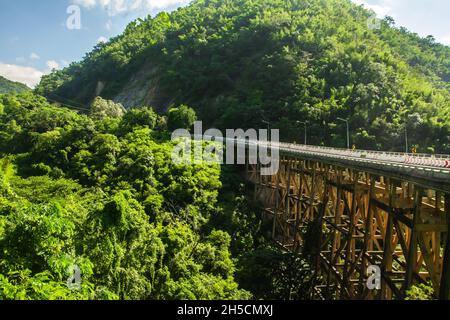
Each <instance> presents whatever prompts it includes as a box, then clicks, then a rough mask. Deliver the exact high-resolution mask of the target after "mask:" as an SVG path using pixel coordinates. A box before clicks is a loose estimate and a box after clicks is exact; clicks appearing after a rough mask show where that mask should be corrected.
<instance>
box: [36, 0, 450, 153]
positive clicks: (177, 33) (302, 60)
mask: <svg viewBox="0 0 450 320" xmlns="http://www.w3.org/2000/svg"><path fill="white" fill-rule="evenodd" d="M373 15H374V13H373V12H370V11H368V10H366V9H364V8H363V7H361V6H357V5H355V4H353V3H352V2H351V1H350V0H271V1H268V0H196V1H193V2H192V4H191V5H189V6H187V7H185V8H181V9H178V10H177V11H175V12H172V13H170V14H168V13H164V12H163V13H160V14H159V15H157V16H156V17H154V18H152V17H148V18H146V19H138V20H137V21H134V22H132V23H130V24H129V25H128V27H127V28H126V30H125V31H124V33H123V34H122V35H120V36H117V37H115V38H113V39H111V40H110V41H109V42H108V43H102V44H99V45H97V47H96V48H95V49H94V50H93V51H92V52H90V53H88V54H87V55H86V57H85V58H84V60H83V61H81V62H78V63H73V64H72V65H71V66H70V67H68V68H66V69H64V70H62V71H55V72H53V73H52V74H50V75H48V76H45V77H44V78H43V80H42V81H41V83H40V85H39V86H38V87H37V90H36V91H37V93H39V94H42V95H44V96H47V97H50V98H53V99H58V101H61V100H62V101H66V102H68V101H73V102H77V103H79V104H83V105H86V104H89V103H90V102H91V101H92V100H93V99H94V98H95V97H96V96H97V95H101V96H102V97H104V98H108V99H112V100H114V101H116V102H121V103H122V104H123V105H124V106H125V107H128V108H130V107H138V106H139V105H153V106H154V107H155V108H156V110H157V111H159V112H164V111H165V110H166V109H167V108H168V107H170V106H171V105H181V104H187V105H191V106H193V107H194V108H195V109H196V111H197V114H198V117H199V118H200V119H202V120H203V121H205V122H207V123H208V124H209V125H211V126H213V125H214V126H216V127H219V128H235V127H242V128H250V127H252V128H258V127H262V126H263V124H262V121H263V120H266V121H270V122H271V123H272V126H273V127H275V128H281V129H282V130H281V136H282V139H283V140H287V141H303V130H302V129H301V128H300V127H299V124H298V123H297V122H298V121H299V120H302V121H304V120H308V121H309V122H310V126H309V128H308V132H309V137H310V141H309V143H310V144H323V145H327V146H335V147H344V146H345V145H346V139H345V127H344V126H343V125H342V123H340V122H339V121H337V120H336V119H337V118H338V117H341V118H348V119H349V121H350V128H351V140H352V141H351V142H352V144H355V145H356V146H357V147H358V148H368V149H386V150H395V151H403V150H404V145H405V142H404V132H405V129H406V130H407V132H408V135H409V140H410V145H411V146H414V147H416V149H417V150H418V151H419V152H430V153H446V152H447V153H449V152H450V140H449V139H450V134H449V132H450V107H449V106H450V83H449V80H450V48H449V47H446V46H444V45H441V44H439V43H437V42H436V41H435V39H434V38H433V37H432V36H429V37H426V38H421V37H419V36H418V35H417V34H414V33H411V32H409V31H408V30H406V29H405V28H403V27H397V26H396V25H395V22H394V21H393V19H392V18H390V17H386V18H385V19H384V20H383V21H381V22H380V24H379V27H378V24H377V23H373V21H372V20H373ZM371 21H372V23H371ZM374 26H375V27H374Z"/></svg>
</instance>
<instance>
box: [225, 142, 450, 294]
mask: <svg viewBox="0 0 450 320" xmlns="http://www.w3.org/2000/svg"><path fill="white" fill-rule="evenodd" d="M234 142H235V144H237V145H239V144H241V145H245V146H246V150H247V152H248V151H249V150H250V146H254V145H255V144H256V145H259V146H261V145H262V146H265V147H268V148H269V149H271V150H272V151H274V150H275V148H276V149H277V150H278V151H279V154H280V168H279V170H278V172H277V173H276V174H274V175H272V176H264V175H261V168H262V167H263V165H262V164H261V163H259V162H257V163H250V161H248V159H249V157H248V156H246V159H247V160H246V164H245V168H246V177H247V179H248V180H249V181H251V182H252V183H253V184H254V186H255V191H254V196H255V200H258V201H259V202H260V203H262V204H263V218H264V219H268V220H270V221H271V222H272V238H273V240H274V241H275V242H276V243H277V244H279V245H280V246H281V247H282V248H284V249H285V250H290V251H292V252H300V251H301V250H302V248H303V246H304V244H305V242H308V247H309V250H310V251H312V252H313V255H312V256H313V257H314V259H313V261H314V263H313V269H314V272H315V274H316V275H317V276H318V279H319V283H318V285H316V286H315V287H314V288H313V290H312V294H311V297H312V298H314V299H383V300H385V299H389V300H390V299H404V298H405V296H406V291H407V290H408V289H409V288H411V286H412V285H414V284H420V283H431V284H432V286H433V288H434V291H435V294H436V298H440V299H445V300H447V299H449V294H450V232H449V225H450V223H449V220H450V156H446V155H433V156H432V155H421V154H405V153H390V152H374V151H364V150H354V151H353V150H347V149H335V148H324V147H315V146H305V145H296V144H286V143H268V142H257V141H249V140H242V139H235V141H234ZM307 230H310V231H309V232H308V231H307ZM370 266H378V267H379V268H380V270H381V279H380V280H381V283H380V286H379V288H378V289H375V290H374V289H369V288H368V286H367V277H368V274H367V272H368V268H369V267H370Z"/></svg>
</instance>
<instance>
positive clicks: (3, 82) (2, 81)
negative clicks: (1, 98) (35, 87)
mask: <svg viewBox="0 0 450 320" xmlns="http://www.w3.org/2000/svg"><path fill="white" fill-rule="evenodd" d="M27 90H31V89H30V88H28V87H27V86H26V85H24V84H23V83H20V82H13V81H10V80H8V79H6V78H4V77H2V76H0V94H2V93H11V92H23V91H27Z"/></svg>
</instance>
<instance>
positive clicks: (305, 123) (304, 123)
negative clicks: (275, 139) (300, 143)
mask: <svg viewBox="0 0 450 320" xmlns="http://www.w3.org/2000/svg"><path fill="white" fill-rule="evenodd" d="M308 123H309V122H308V121H297V124H303V125H305V146H306V142H307V126H308Z"/></svg>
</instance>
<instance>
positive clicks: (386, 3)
mask: <svg viewBox="0 0 450 320" xmlns="http://www.w3.org/2000/svg"><path fill="white" fill-rule="evenodd" d="M352 1H353V2H354V3H356V4H357V5H363V6H364V7H365V8H366V9H370V10H372V11H374V12H375V13H376V15H377V16H378V17H379V18H384V17H385V16H387V15H389V14H391V13H392V0H380V1H379V2H380V3H379V4H369V3H368V2H367V1H366V0H352Z"/></svg>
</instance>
